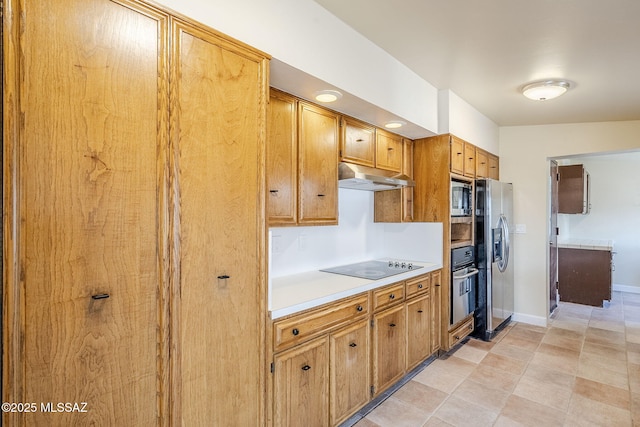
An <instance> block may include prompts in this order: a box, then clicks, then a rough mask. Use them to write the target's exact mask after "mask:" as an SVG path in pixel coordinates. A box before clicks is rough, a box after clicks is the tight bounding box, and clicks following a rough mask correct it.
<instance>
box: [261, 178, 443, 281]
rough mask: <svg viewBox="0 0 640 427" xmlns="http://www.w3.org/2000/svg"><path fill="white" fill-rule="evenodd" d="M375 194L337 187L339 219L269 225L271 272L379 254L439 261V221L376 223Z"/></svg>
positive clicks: (273, 274) (303, 269) (318, 266)
mask: <svg viewBox="0 0 640 427" xmlns="http://www.w3.org/2000/svg"><path fill="white" fill-rule="evenodd" d="M373 197H374V193H373V192H370V191H361V190H351V189H346V188H340V189H339V192H338V206H339V208H338V215H339V221H338V224H339V225H337V226H318V227H273V228H271V229H270V231H269V245H270V257H269V264H270V267H269V272H270V273H269V276H270V277H271V278H273V277H281V276H288V275H291V274H297V273H303V272H306V271H312V270H318V269H321V268H326V267H333V266H336V265H342V264H350V263H354V262H359V261H365V260H370V259H379V258H394V259H406V260H412V261H428V262H435V263H442V224H441V223H424V222H420V223H403V224H383V223H374V222H373Z"/></svg>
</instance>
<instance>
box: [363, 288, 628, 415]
mask: <svg viewBox="0 0 640 427" xmlns="http://www.w3.org/2000/svg"><path fill="white" fill-rule="evenodd" d="M355 425H356V426H357V427H378V426H379V427H387V426H389V427H402V426H407V427H414V426H474V427H475V426H536V427H539V426H607V427H609V426H615V427H619V426H640V294H631V293H622V292H614V295H613V298H612V300H611V303H610V304H609V305H608V307H605V308H599V307H590V306H583V305H578V304H569V303H561V304H560V306H559V308H558V309H557V310H556V313H555V314H554V316H553V319H551V322H550V324H549V326H548V327H547V328H543V327H537V326H531V325H527V324H524V323H513V322H512V323H511V324H510V325H509V326H507V328H505V329H504V330H503V331H501V332H500V333H499V334H498V336H497V337H495V339H494V340H493V341H492V342H484V341H480V340H476V339H471V340H469V341H468V342H467V343H466V344H464V345H463V346H461V347H459V348H458V349H457V350H454V351H453V352H452V353H451V354H450V355H449V356H448V357H446V356H445V357H441V358H440V359H437V360H435V361H434V362H433V363H431V364H430V365H428V366H427V367H426V368H425V369H424V370H423V371H421V372H420V373H419V374H417V375H416V376H415V377H414V378H413V379H412V380H411V381H409V382H407V383H406V384H405V385H404V386H402V388H400V389H398V390H397V391H396V392H395V393H394V394H392V395H391V396H390V397H389V398H388V399H387V400H385V401H384V402H383V403H382V404H380V405H379V406H378V407H376V408H375V409H374V410H373V411H371V412H370V413H369V414H367V416H366V417H365V418H363V419H361V420H360V421H359V422H357V424H355Z"/></svg>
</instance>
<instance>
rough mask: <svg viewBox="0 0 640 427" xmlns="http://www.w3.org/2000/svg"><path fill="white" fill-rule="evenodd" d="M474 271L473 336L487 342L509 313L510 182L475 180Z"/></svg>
mask: <svg viewBox="0 0 640 427" xmlns="http://www.w3.org/2000/svg"><path fill="white" fill-rule="evenodd" d="M475 209H476V217H475V229H474V230H475V238H476V263H477V268H478V270H480V272H479V273H478V289H477V293H476V295H477V309H476V311H475V314H474V318H475V319H474V320H475V329H474V332H473V335H474V336H476V337H478V338H481V339H483V340H486V341H489V340H491V339H492V338H493V336H494V335H495V334H496V333H497V332H498V331H499V330H500V329H502V328H503V327H504V326H505V325H506V324H508V323H509V321H511V316H512V314H513V305H514V298H513V231H514V228H515V225H514V224H513V184H511V183H504V182H500V181H495V180H493V179H478V180H476V182H475Z"/></svg>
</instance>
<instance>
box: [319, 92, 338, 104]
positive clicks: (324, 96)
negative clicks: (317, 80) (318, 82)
mask: <svg viewBox="0 0 640 427" xmlns="http://www.w3.org/2000/svg"><path fill="white" fill-rule="evenodd" d="M314 96H315V99H316V101H318V102H334V101H337V100H338V99H340V98H342V94H341V93H340V92H338V91H337V90H321V91H318V92H316V93H315V94H314Z"/></svg>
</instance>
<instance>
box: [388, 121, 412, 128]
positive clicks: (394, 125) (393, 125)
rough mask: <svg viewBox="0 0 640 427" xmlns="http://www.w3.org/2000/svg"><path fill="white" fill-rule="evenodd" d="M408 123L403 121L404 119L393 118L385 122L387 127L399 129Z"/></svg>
mask: <svg viewBox="0 0 640 427" xmlns="http://www.w3.org/2000/svg"><path fill="white" fill-rule="evenodd" d="M406 124H407V123H406V122H403V121H402V120H392V121H390V122H387V123H385V124H384V127H386V128H387V129H398V128H401V127H402V126H404V125H406Z"/></svg>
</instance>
